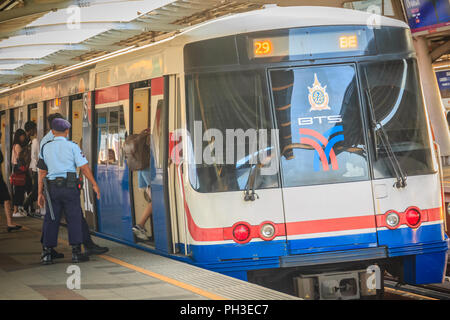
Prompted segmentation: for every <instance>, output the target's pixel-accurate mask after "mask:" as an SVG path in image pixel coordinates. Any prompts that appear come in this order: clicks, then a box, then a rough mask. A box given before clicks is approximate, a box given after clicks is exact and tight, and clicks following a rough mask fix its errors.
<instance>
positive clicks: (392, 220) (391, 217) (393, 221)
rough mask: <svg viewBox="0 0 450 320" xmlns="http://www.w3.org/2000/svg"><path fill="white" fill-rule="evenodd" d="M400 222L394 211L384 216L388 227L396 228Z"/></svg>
mask: <svg viewBox="0 0 450 320" xmlns="http://www.w3.org/2000/svg"><path fill="white" fill-rule="evenodd" d="M399 223H400V217H399V216H398V214H396V213H395V212H391V213H389V214H388V215H387V216H386V224H387V225H388V226H389V227H390V228H396V227H397V226H398V224H399Z"/></svg>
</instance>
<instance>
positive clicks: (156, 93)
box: [150, 77, 173, 253]
mask: <svg viewBox="0 0 450 320" xmlns="http://www.w3.org/2000/svg"><path fill="white" fill-rule="evenodd" d="M150 103H151V108H150V110H151V114H150V130H151V134H152V140H151V143H152V145H151V157H152V161H151V163H150V167H151V172H152V180H151V182H152V183H151V194H152V207H153V224H154V226H153V230H154V232H155V234H154V241H155V248H156V249H158V250H161V251H163V252H166V253H172V252H173V247H172V230H171V224H170V207H169V198H168V176H167V174H168V169H167V168H168V147H169V146H168V138H169V132H168V117H169V104H170V96H169V77H160V78H155V79H152V80H151V98H150Z"/></svg>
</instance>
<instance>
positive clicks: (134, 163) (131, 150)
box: [123, 130, 150, 171]
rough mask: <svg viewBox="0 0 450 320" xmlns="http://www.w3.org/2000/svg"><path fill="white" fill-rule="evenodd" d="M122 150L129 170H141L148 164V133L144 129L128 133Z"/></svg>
mask: <svg viewBox="0 0 450 320" xmlns="http://www.w3.org/2000/svg"><path fill="white" fill-rule="evenodd" d="M123 152H124V154H125V159H126V160H127V165H128V168H130V170H133V171H134V170H142V169H145V168H148V167H149V166H150V133H149V131H148V130H144V131H142V132H141V133H139V134H132V135H129V136H128V137H127V138H126V139H125V142H124V144H123Z"/></svg>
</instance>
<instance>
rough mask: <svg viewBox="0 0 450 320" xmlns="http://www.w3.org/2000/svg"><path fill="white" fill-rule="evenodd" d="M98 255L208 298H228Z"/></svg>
mask: <svg viewBox="0 0 450 320" xmlns="http://www.w3.org/2000/svg"><path fill="white" fill-rule="evenodd" d="M97 257H99V258H102V259H104V260H107V261H109V262H112V263H115V264H118V265H121V266H122V267H125V268H128V269H131V270H134V271H137V272H140V273H143V274H145V275H147V276H150V277H153V278H156V279H158V280H161V281H164V282H167V283H170V284H172V285H174V286H177V287H180V288H182V289H185V290H188V291H191V292H193V293H195V294H198V295H201V296H203V297H205V298H208V299H212V300H227V299H226V298H224V297H221V296H219V295H217V294H214V293H211V292H208V291H205V290H203V289H200V288H197V287H194V286H192V285H190V284H187V283H184V282H181V281H178V280H175V279H172V278H169V277H166V276H163V275H162V274H159V273H155V272H153V271H150V270H147V269H144V268H141V267H138V266H135V265H133V264H130V263H127V262H125V261H122V260H119V259H116V258H113V257H110V256H106V255H99V256H97Z"/></svg>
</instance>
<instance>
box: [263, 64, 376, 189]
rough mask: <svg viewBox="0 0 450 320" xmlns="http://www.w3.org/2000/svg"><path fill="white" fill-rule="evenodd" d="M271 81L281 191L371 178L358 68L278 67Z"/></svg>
mask: <svg viewBox="0 0 450 320" xmlns="http://www.w3.org/2000/svg"><path fill="white" fill-rule="evenodd" d="M270 78H271V83H272V95H273V102H274V108H275V113H276V117H277V124H278V128H279V130H280V133H279V136H280V137H279V139H280V154H281V167H282V181H283V187H295V186H305V185H317V184H327V183H338V182H350V181H361V180H367V179H368V177H369V175H368V160H367V152H366V145H365V140H364V134H363V126H362V118H361V112H360V103H359V98H358V97H359V95H358V86H357V82H356V71H355V67H354V66H353V65H334V66H321V67H308V68H292V69H280V70H274V71H271V73H270Z"/></svg>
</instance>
